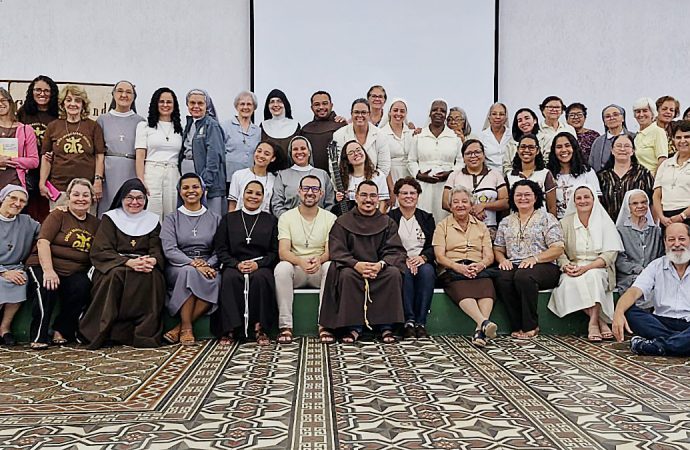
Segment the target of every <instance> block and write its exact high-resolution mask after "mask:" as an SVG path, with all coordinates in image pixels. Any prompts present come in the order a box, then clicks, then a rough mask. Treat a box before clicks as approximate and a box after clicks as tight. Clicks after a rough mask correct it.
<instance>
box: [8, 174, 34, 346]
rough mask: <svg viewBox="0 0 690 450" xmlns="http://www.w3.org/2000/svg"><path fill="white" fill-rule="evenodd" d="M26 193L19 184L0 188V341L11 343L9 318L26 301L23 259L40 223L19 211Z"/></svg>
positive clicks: (24, 204) (23, 203)
mask: <svg viewBox="0 0 690 450" xmlns="http://www.w3.org/2000/svg"><path fill="white" fill-rule="evenodd" d="M28 198H29V194H28V192H27V191H26V189H24V188H23V187H21V186H18V185H15V184H8V185H7V186H5V187H4V188H2V190H0V308H2V322H1V323H0V342H2V343H3V344H5V345H14V344H15V339H14V336H13V335H12V319H14V315H15V314H16V313H17V311H19V307H20V306H21V303H22V302H23V301H24V300H26V287H27V282H28V281H29V277H28V275H27V273H26V270H25V267H24V262H23V261H24V260H25V259H26V258H27V257H28V256H29V253H30V252H31V246H32V244H33V242H34V241H35V240H36V238H37V237H38V231H39V228H40V225H39V224H38V222H36V221H35V220H33V219H32V218H31V217H29V216H27V215H25V214H19V213H20V212H21V211H22V209H24V206H26V203H27V200H28Z"/></svg>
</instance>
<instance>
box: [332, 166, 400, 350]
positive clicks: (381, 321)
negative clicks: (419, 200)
mask: <svg viewBox="0 0 690 450" xmlns="http://www.w3.org/2000/svg"><path fill="white" fill-rule="evenodd" d="M355 201H356V203H357V207H356V208H354V209H352V210H350V211H349V212H347V213H346V214H343V215H342V216H340V217H339V218H338V219H337V220H336V221H335V224H334V225H333V228H331V233H330V236H329V239H328V250H329V255H330V258H331V261H332V264H331V265H330V267H329V269H328V276H327V278H326V286H328V289H326V290H325V292H324V296H323V301H322V303H321V315H320V322H321V325H322V326H324V327H327V328H331V329H341V330H342V331H343V333H344V336H343V342H344V343H354V342H356V341H357V340H358V339H359V337H360V336H361V334H362V331H363V326H364V325H366V326H367V327H369V328H372V327H375V328H376V329H377V331H378V332H379V333H380V337H381V340H382V341H383V342H384V343H387V344H388V343H393V342H395V340H396V339H395V336H394V335H393V332H392V326H393V324H394V323H398V322H402V321H403V310H402V272H403V271H404V270H405V267H406V266H405V260H406V258H407V255H406V253H405V247H403V245H402V243H401V241H400V237H399V236H398V226H397V225H396V223H395V221H394V220H393V219H391V218H390V217H388V216H387V215H384V214H381V212H379V210H378V204H379V196H378V187H377V186H376V183H374V182H373V181H371V180H365V181H362V182H361V183H360V184H359V186H357V190H356V192H355Z"/></svg>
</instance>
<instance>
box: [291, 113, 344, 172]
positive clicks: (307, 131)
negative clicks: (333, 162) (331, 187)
mask: <svg viewBox="0 0 690 450" xmlns="http://www.w3.org/2000/svg"><path fill="white" fill-rule="evenodd" d="M345 125H347V122H346V121H342V122H336V121H335V112H334V111H331V114H329V116H328V117H327V118H326V119H325V120H319V119H317V118H316V117H314V120H312V121H311V122H309V123H308V124H306V125H304V126H303V127H302V130H300V134H301V135H302V136H304V137H305V138H307V139H309V142H311V156H312V159H313V160H314V167H317V168H319V169H322V170H325V171H326V172H329V173H330V171H331V166H330V164H329V162H328V150H327V149H328V144H330V143H331V141H332V140H333V133H335V132H336V131H337V130H338V129H340V128H342V127H344V126H345Z"/></svg>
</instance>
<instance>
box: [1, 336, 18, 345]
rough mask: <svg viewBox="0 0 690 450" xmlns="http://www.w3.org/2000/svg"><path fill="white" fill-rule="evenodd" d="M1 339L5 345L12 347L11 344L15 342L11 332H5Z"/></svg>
mask: <svg viewBox="0 0 690 450" xmlns="http://www.w3.org/2000/svg"><path fill="white" fill-rule="evenodd" d="M2 341H3V342H4V343H5V345H6V346H8V347H12V346H13V345H16V344H17V341H16V340H15V339H14V335H13V334H12V333H5V334H3V335H2Z"/></svg>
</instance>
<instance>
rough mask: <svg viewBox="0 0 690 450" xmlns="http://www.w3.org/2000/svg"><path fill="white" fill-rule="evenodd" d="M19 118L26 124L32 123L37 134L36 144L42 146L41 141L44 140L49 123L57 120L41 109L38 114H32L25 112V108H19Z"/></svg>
mask: <svg viewBox="0 0 690 450" xmlns="http://www.w3.org/2000/svg"><path fill="white" fill-rule="evenodd" d="M17 120H18V121H19V122H21V123H24V124H26V125H31V128H33V129H34V133H35V134H36V145H38V148H39V149H40V148H41V143H42V142H43V135H44V134H45V132H46V128H48V124H49V123H50V122H52V121H54V120H55V117H53V116H51V115H50V114H48V113H47V112H45V111H39V112H38V113H36V114H33V115H30V114H27V113H26V112H24V109H23V108H19V111H17Z"/></svg>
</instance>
